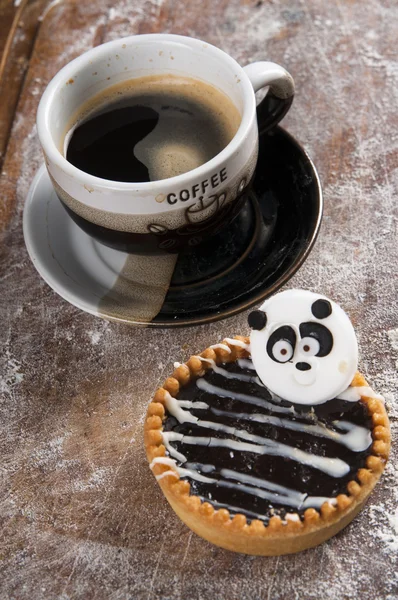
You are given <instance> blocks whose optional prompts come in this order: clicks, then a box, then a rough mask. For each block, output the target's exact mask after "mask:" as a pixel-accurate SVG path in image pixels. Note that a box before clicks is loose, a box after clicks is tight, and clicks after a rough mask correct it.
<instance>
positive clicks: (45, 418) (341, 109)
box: [0, 0, 398, 600]
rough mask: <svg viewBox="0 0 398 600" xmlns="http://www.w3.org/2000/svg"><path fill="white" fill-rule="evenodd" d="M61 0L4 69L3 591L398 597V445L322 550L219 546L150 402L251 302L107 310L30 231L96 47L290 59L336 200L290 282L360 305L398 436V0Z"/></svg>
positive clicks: (369, 354)
mask: <svg viewBox="0 0 398 600" xmlns="http://www.w3.org/2000/svg"><path fill="white" fill-rule="evenodd" d="M46 6H47V5H46ZM10 7H11V8H10ZM39 8H40V10H39ZM42 8H43V7H42V6H41V5H40V6H39V3H35V2H33V3H29V4H28V5H27V6H26V9H27V10H28V11H29V10H30V11H32V12H31V13H29V12H26V11H25V10H24V11H22V13H21V20H20V23H25V25H22V24H20V25H19V27H18V30H17V32H16V39H15V41H14V42H13V48H14V54H13V55H12V56H14V57H15V58H14V59H12V60H11V62H9V61H8V62H7V64H8V68H10V69H11V71H12V72H13V73H14V74H11V75H6V77H10V78H9V79H6V80H3V83H2V85H3V86H4V85H5V89H4V87H3V88H2V102H1V104H3V102H4V98H6V99H7V98H10V102H11V105H12V106H13V108H12V111H13V113H14V117H13V120H12V129H11V135H10V136H8V130H7V133H6V134H5V128H6V127H8V125H7V124H5V122H7V123H8V122H9V121H10V119H9V116H10V113H8V112H7V114H6V113H5V112H4V109H3V108H2V109H1V110H2V112H1V113H0V115H1V118H2V119H4V120H3V121H2V122H1V126H0V136H3V137H0V140H4V139H5V138H7V142H6V144H4V142H2V143H3V148H6V153H5V156H4V162H3V168H2V172H1V176H0V189H1V213H0V214H1V224H2V229H3V233H2V234H1V235H2V237H1V241H2V244H1V250H0V336H1V347H2V353H1V355H0V363H1V380H0V392H1V403H0V430H1V435H0V451H1V456H2V478H1V484H0V485H1V495H0V515H1V534H0V560H1V566H0V597H1V598H4V599H9V598H16V599H29V600H38V599H41V598H57V599H59V600H70V599H75V598H79V599H80V598H81V599H84V600H86V599H88V600H89V599H94V598H95V599H96V600H102V599H105V598H112V600H119V599H120V600H122V599H123V600H124V599H126V598H131V599H141V598H142V599H147V600H151V599H160V598H169V599H170V600H177V599H181V600H185V599H190V600H193V599H196V598H197V599H199V598H200V599H207V598H211V599H223V598H228V599H230V600H233V599H239V600H254V599H260V598H261V599H263V598H264V599H273V600H277V599H278V600H279V599H280V600H293V599H296V598H300V599H305V600H307V599H314V600H315V599H320V598H322V599H329V598H330V599H332V598H333V599H337V598H341V599H349V598H361V599H362V600H373V599H375V598H377V599H382V600H394V599H396V598H398V575H397V562H398V525H397V521H396V520H394V514H395V511H396V507H397V505H398V492H397V489H398V457H397V452H396V449H395V448H394V449H393V456H392V460H391V463H390V466H389V468H388V470H387V473H386V475H385V476H384V477H383V480H382V482H381V484H380V485H379V486H378V488H377V490H376V491H375V493H374V495H373V497H372V498H371V500H370V503H369V505H368V507H367V508H366V509H365V510H364V512H363V513H362V514H361V515H360V516H359V517H358V518H357V519H356V521H355V522H354V523H353V524H352V525H350V526H349V527H348V528H347V529H346V530H345V531H343V532H342V533H341V534H339V535H338V536H336V537H335V538H334V539H332V540H330V541H329V542H328V543H326V544H324V545H322V546H321V547H318V548H315V549H313V550H309V551H306V552H304V553H302V554H299V555H297V556H291V557H289V556H287V557H280V558H275V559H272V558H271V559H269V558H268V559H267V558H252V557H246V556H240V555H235V554H233V553H230V552H227V551H223V550H221V549H218V548H216V547H213V546H211V545H209V544H208V543H206V542H205V541H203V540H201V539H200V538H198V537H197V536H195V535H194V534H192V533H191V532H190V531H189V530H188V529H186V527H185V526H184V525H182V523H180V522H179V520H178V519H177V518H176V517H175V515H174V514H173V513H172V511H171V510H170V509H169V507H168V506H167V504H166V502H165V500H164V498H163V496H162V495H161V492H160V491H159V489H158V486H157V484H156V482H155V481H154V479H153V477H152V476H151V474H150V472H149V470H148V466H147V464H146V460H145V457H144V451H143V445H142V426H143V419H144V415H145V412H146V407H147V403H148V402H149V400H150V398H151V396H152V394H153V392H154V390H155V389H156V387H157V386H158V385H159V384H160V383H161V382H162V381H163V379H164V378H165V376H166V375H167V374H168V373H169V372H170V371H171V369H172V364H173V361H175V360H177V361H183V360H184V359H186V358H187V357H188V356H189V355H190V354H191V353H194V352H197V351H199V350H201V349H203V348H205V347H206V346H208V345H209V344H210V343H213V342H215V341H216V340H218V339H220V338H222V337H223V336H225V335H234V334H239V333H240V334H246V333H247V332H248V326H247V323H246V317H247V315H246V314H242V315H239V316H237V317H234V318H231V319H229V320H227V321H224V322H221V323H216V324H211V325H208V326H203V327H197V328H192V329H187V330H178V331H177V330H176V331H165V330H161V331H156V330H149V329H139V330H138V329H133V328H129V327H127V326H123V325H117V324H108V323H105V322H103V321H101V320H99V319H96V318H94V317H92V316H90V315H87V314H83V313H82V312H80V311H79V310H78V309H76V308H74V307H73V306H71V305H69V304H67V303H66V302H65V301H63V300H62V299H61V298H59V297H58V296H57V295H56V294H55V293H54V292H52V290H51V289H50V288H49V287H48V286H47V285H46V284H45V283H44V282H43V281H42V280H41V279H40V277H39V275H38V274H37V273H36V271H35V269H34V267H33V265H32V264H31V262H30V260H29V258H28V256H27V253H26V250H25V247H24V243H23V237H22V229H21V218H22V210H23V204H24V200H25V197H26V194H27V191H28V188H29V185H30V182H31V180H32V177H33V175H34V173H35V172H36V171H37V169H38V167H39V166H40V165H41V162H42V156H41V152H40V148H39V143H38V140H37V136H36V129H35V124H34V122H35V112H36V109H37V104H38V101H39V98H40V95H41V94H42V92H43V90H44V88H45V86H46V84H47V82H48V81H49V79H50V78H51V77H52V76H53V75H54V74H55V73H56V72H57V71H58V70H59V69H60V68H61V67H62V66H63V65H64V64H66V63H67V62H68V61H69V60H71V59H72V58H74V57H75V56H77V55H78V54H80V53H81V52H83V51H84V50H86V49H88V48H90V47H91V46H93V45H97V44H99V43H101V42H102V41H106V40H110V39H115V38H117V37H120V36H124V35H130V34H134V33H144V32H150V31H166V32H175V33H183V34H187V35H192V36H196V37H200V38H203V39H205V40H207V41H209V42H211V43H214V44H216V45H218V46H220V47H221V48H223V49H224V50H226V51H227V52H229V53H230V54H231V55H232V56H234V57H235V58H236V59H237V60H238V61H239V62H241V64H246V63H247V62H249V61H253V60H258V59H263V58H268V59H272V60H274V61H275V62H279V63H281V64H283V65H284V66H286V67H287V68H288V69H289V71H290V72H291V73H292V74H293V76H294V78H295V80H296V84H297V90H298V93H297V97H296V99H295V103H294V105H293V108H292V109H291V112H290V113H289V115H288V117H287V118H286V120H285V122H284V124H285V126H286V127H287V128H288V129H289V130H290V131H291V132H292V133H293V134H294V135H295V136H296V137H297V138H298V139H299V140H300V141H301V142H303V144H305V146H306V147H307V148H308V150H309V151H310V154H311V155H312V157H313V159H314V161H315V163H316V165H317V167H318V169H319V172H320V175H321V179H322V181H323V185H324V191H325V204H326V207H325V217H324V223H323V227H322V231H321V235H320V237H319V240H318V242H317V245H316V247H315V249H314V251H313V252H312V254H311V256H310V258H309V259H308V261H307V262H306V263H305V265H304V266H303V268H302V269H301V270H300V271H299V273H298V274H297V275H296V276H295V277H294V279H293V280H292V281H291V282H290V284H289V286H297V287H305V288H308V289H312V290H316V291H319V292H321V293H324V294H326V295H330V296H331V297H332V298H333V299H335V300H336V301H338V302H340V303H341V304H342V305H343V307H344V308H345V309H346V310H347V311H348V312H349V313H350V315H351V316H352V319H353V321H354V322H355V325H356V328H357V332H358V336H359V341H360V345H361V361H360V367H361V371H363V372H364V373H365V374H366V376H367V379H369V380H370V381H371V382H372V383H373V385H374V387H375V388H376V389H377V391H378V392H380V393H382V394H384V395H385V396H386V398H387V402H388V406H389V410H390V417H391V421H392V426H393V436H394V439H395V440H396V438H397V416H398V411H397V404H396V399H395V394H396V388H397V384H398V377H397V371H396V362H395V361H396V360H397V355H396V352H397V350H398V329H397V328H398V323H397V314H398V310H397V309H398V306H397V297H396V292H397V262H398V260H397V259H398V250H397V220H398V210H397V202H396V197H397V188H398V169H397V156H398V135H397V130H398V111H397V106H398V63H397V58H396V23H397V22H398V7H397V4H396V1H395V0H350V1H349V2H348V1H347V2H343V1H342V0H331V1H330V2H324V1H323V0H292V1H291V2H289V3H286V2H283V0H269V1H261V0H258V1H255V2H252V1H251V0H250V1H249V0H242V2H239V1H238V0H231V1H227V0H222V1H219V2H212V1H210V0H206V1H204V2H202V3H186V2H183V0H135V1H134V2H129V1H128V0H95V1H93V2H81V1H74V0H63V1H61V2H58V3H53V4H52V8H51V10H49V11H48V12H47V13H45V12H44V13H43V10H42ZM0 9H1V11H2V15H5V14H6V12H5V11H8V12H7V15H8V16H7V18H6V19H5V20H3V19H2V20H1V25H0V28H1V34H0V40H1V41H0V48H3V49H4V47H5V41H4V40H5V37H6V36H7V35H8V30H9V28H10V27H11V23H12V19H10V15H11V16H12V15H13V14H14V11H15V7H13V6H12V5H11V3H10V2H8V4H7V3H6V2H4V0H2V2H1V4H0ZM33 14H34V15H36V19H37V16H39V15H42V19H41V21H40V22H38V21H36V20H35V19H34V18H32V15H33ZM18 31H20V32H24V35H26V39H25V40H23V39H20V40H19V41H18V39H17V38H18V35H20V34H19V33H18ZM5 32H6V33H5ZM25 32H26V33H25ZM18 57H22V58H21V64H22V66H20V67H17V66H16V64H15V61H18ZM11 71H10V73H11ZM4 81H6V84H4ZM17 88H18V90H17ZM15 102H17V104H16V105H15ZM15 106H16V108H15ZM7 110H8V109H7ZM0 150H1V146H0Z"/></svg>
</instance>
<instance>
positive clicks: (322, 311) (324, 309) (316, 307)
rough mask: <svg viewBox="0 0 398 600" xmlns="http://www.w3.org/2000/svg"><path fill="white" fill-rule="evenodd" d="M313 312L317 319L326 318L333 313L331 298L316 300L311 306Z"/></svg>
mask: <svg viewBox="0 0 398 600" xmlns="http://www.w3.org/2000/svg"><path fill="white" fill-rule="evenodd" d="M311 312H312V314H313V315H314V317H315V318H317V319H326V317H329V315H331V314H332V305H331V303H330V302H329V300H316V301H315V302H314V303H313V305H312V306H311Z"/></svg>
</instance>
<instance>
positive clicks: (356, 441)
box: [210, 408, 372, 452]
mask: <svg viewBox="0 0 398 600" xmlns="http://www.w3.org/2000/svg"><path fill="white" fill-rule="evenodd" d="M210 410H211V412H212V413H213V414H215V415H217V416H220V417H231V418H236V419H243V420H246V421H255V422H256V423H266V424H267V425H275V426H276V427H283V428H284V429H290V430H292V431H302V432H304V433H308V434H312V435H315V436H317V437H323V438H327V439H330V440H332V441H334V442H337V443H339V444H342V445H343V446H346V448H349V449H350V450H352V451H353V452H361V451H363V450H366V448H369V446H370V444H371V443H372V435H371V433H370V431H369V430H368V429H366V428H365V427H361V426H359V425H354V423H349V422H348V421H334V422H333V425H335V426H336V427H339V428H340V429H342V430H343V431H345V432H347V433H339V432H338V431H333V430H332V429H329V428H328V427H326V425H323V424H321V425H309V424H307V423H300V422H299V421H290V420H288V419H281V418H280V417H272V416H270V415H263V414H258V413H252V414H250V413H240V412H232V411H228V410H220V409H218V408H210Z"/></svg>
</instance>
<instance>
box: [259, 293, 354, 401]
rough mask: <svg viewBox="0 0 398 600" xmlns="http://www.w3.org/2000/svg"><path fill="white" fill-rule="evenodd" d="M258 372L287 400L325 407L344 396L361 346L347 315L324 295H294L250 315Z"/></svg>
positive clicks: (281, 296)
mask: <svg viewBox="0 0 398 600" xmlns="http://www.w3.org/2000/svg"><path fill="white" fill-rule="evenodd" d="M248 320H249V325H250V327H252V332H251V335H250V347H251V354H252V360H253V364H254V367H255V369H256V371H257V374H258V376H259V377H260V379H261V381H262V382H263V384H264V385H265V386H266V387H267V388H268V389H269V390H270V391H271V392H273V393H274V394H276V395H277V396H280V397H281V398H283V399H284V400H289V401H290V402H294V403H297V404H307V405H315V404H322V403H323V402H326V401H327V400H331V399H332V398H335V397H336V396H338V395H339V394H341V393H342V392H344V391H345V390H346V389H347V388H348V386H349V385H350V383H351V381H352V379H353V377H354V375H355V373H356V370H357V365H358V344H357V340H356V336H355V332H354V328H353V326H352V324H351V322H350V320H349V318H348V316H347V315H346V313H345V312H344V311H343V310H342V309H341V308H340V307H339V306H338V305H337V304H336V303H335V302H332V301H331V300H328V299H327V298H324V297H322V296H320V295H319V294H313V293H312V292H308V291H305V290H288V291H286V292H281V293H280V294H277V295H276V296H273V297H272V298H270V299H269V300H266V301H265V302H264V304H263V305H262V306H261V309H260V310H255V311H252V312H251V313H250V314H249V319H248Z"/></svg>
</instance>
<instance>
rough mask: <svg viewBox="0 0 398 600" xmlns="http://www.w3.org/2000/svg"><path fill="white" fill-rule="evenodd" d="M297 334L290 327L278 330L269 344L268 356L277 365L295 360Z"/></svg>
mask: <svg viewBox="0 0 398 600" xmlns="http://www.w3.org/2000/svg"><path fill="white" fill-rule="evenodd" d="M295 347H296V334H295V332H294V329H292V328H291V327H290V326H289V325H283V326H282V327H279V328H278V329H276V330H275V331H274V332H273V333H272V334H271V335H270V337H269V340H268V343H267V353H268V356H269V357H270V358H271V359H272V360H273V361H275V362H277V363H286V362H288V361H289V360H291V359H292V358H293V354H294V349H295Z"/></svg>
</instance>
